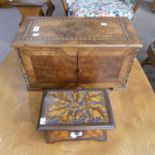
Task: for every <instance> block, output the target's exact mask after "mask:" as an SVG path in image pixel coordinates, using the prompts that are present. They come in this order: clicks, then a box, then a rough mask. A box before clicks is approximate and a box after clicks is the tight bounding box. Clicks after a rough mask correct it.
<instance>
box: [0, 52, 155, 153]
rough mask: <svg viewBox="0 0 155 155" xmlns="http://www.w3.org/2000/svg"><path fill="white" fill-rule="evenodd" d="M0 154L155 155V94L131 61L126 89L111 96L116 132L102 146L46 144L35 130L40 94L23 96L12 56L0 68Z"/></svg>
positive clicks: (42, 135) (24, 91)
mask: <svg viewBox="0 0 155 155" xmlns="http://www.w3.org/2000/svg"><path fill="white" fill-rule="evenodd" d="M0 86H1V87H0V154H1V155H83V154H84V155H102V154H104V155H154V154H155V117H154V114H155V112H154V111H155V110H154V109H155V95H154V93H153V90H152V88H151V86H150V84H149V82H148V80H147V78H146V76H145V75H144V73H143V71H142V69H141V67H140V65H139V64H138V63H137V62H135V63H134V66H133V68H132V76H131V80H130V81H129V88H128V89H127V90H124V91H112V92H110V98H111V103H112V107H113V112H114V116H115V120H116V129H115V130H111V131H108V141H107V142H95V141H78V142H62V143H55V144H46V142H45V139H44V133H40V132H38V131H37V130H36V124H37V119H38V113H39V106H40V103H41V96H42V92H39V91H38V92H28V91H27V90H26V85H25V83H24V78H23V76H22V73H21V71H20V67H19V62H18V61H17V56H16V53H15V52H11V53H10V54H9V56H8V57H7V58H6V60H5V62H4V63H3V64H2V65H1V67H0Z"/></svg>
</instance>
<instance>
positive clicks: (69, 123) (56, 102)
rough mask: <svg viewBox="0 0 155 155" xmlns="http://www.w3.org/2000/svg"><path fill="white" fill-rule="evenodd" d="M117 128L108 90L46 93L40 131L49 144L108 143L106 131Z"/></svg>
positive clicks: (53, 91)
mask: <svg viewBox="0 0 155 155" xmlns="http://www.w3.org/2000/svg"><path fill="white" fill-rule="evenodd" d="M114 127H115V123H114V118H113V113H112V109H111V105H110V100H109V98H108V94H107V90H105V89H104V90H98V91H96V90H94V91H93V90H91V91H87V90H48V91H44V95H43V99H42V106H41V109H40V117H39V121H38V129H39V130H42V131H46V141H47V142H48V143H54V142H59V141H71V140H72V141H75V140H97V141H106V139H107V137H106V130H107V129H113V128H114Z"/></svg>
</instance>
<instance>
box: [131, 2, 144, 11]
mask: <svg viewBox="0 0 155 155" xmlns="http://www.w3.org/2000/svg"><path fill="white" fill-rule="evenodd" d="M142 2H143V0H137V2H136V4H135V6H134V7H133V12H134V13H135V12H136V11H137V10H138V8H139V7H140V5H141V4H142Z"/></svg>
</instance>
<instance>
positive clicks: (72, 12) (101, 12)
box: [66, 0, 135, 20]
mask: <svg viewBox="0 0 155 155" xmlns="http://www.w3.org/2000/svg"><path fill="white" fill-rule="evenodd" d="M66 2H67V4H68V16H80V17H85V16H86V17H103V16H104V17H105V16H108V17H109V16H112V17H116V16H120V17H128V18H129V19H130V20H131V19H132V18H133V13H134V12H133V9H132V8H133V6H134V5H135V4H134V3H135V2H134V1H133V0H132V1H129V0H124V1H120V0H67V1H66Z"/></svg>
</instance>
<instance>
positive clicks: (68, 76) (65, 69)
mask: <svg viewBox="0 0 155 155" xmlns="http://www.w3.org/2000/svg"><path fill="white" fill-rule="evenodd" d="M20 54H21V57H22V59H23V65H24V68H25V71H26V73H27V75H28V81H29V83H30V85H31V87H37V88H38V87H40V88H59V87H61V88H67V87H75V86H76V85H77V73H76V70H77V49H76V48H74V49H67V48H59V49H58V48H48V49H45V48H23V49H21V50H20Z"/></svg>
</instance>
